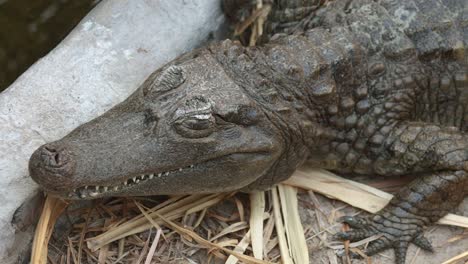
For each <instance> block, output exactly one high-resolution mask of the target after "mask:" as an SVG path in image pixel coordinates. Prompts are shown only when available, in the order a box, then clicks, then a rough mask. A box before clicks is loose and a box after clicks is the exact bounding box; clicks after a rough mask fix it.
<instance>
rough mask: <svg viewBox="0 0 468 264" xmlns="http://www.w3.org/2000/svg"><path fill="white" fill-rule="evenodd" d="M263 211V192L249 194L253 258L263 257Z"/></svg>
mask: <svg viewBox="0 0 468 264" xmlns="http://www.w3.org/2000/svg"><path fill="white" fill-rule="evenodd" d="M264 212H265V193H264V192H253V193H251V194H250V222H249V224H250V231H251V241H252V252H253V255H254V257H255V258H257V259H263V214H264Z"/></svg>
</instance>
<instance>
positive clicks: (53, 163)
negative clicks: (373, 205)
mask: <svg viewBox="0 0 468 264" xmlns="http://www.w3.org/2000/svg"><path fill="white" fill-rule="evenodd" d="M41 157H42V160H43V161H44V163H45V165H47V166H50V167H55V168H58V167H62V166H64V165H66V164H67V163H68V162H69V160H70V155H69V153H68V151H67V150H66V149H63V148H62V149H59V148H56V147H52V146H44V147H43V148H42V151H41Z"/></svg>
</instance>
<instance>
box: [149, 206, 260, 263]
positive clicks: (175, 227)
mask: <svg viewBox="0 0 468 264" xmlns="http://www.w3.org/2000/svg"><path fill="white" fill-rule="evenodd" d="M157 216H158V217H159V218H160V219H162V220H163V222H164V223H165V224H166V225H168V226H169V227H170V228H171V229H173V230H174V231H176V232H177V233H178V234H179V235H182V236H189V237H191V238H192V239H193V240H195V241H196V242H197V243H199V244H200V245H201V246H203V247H205V248H208V249H213V248H215V249H219V250H222V251H224V252H226V253H228V254H231V255H234V256H235V257H236V258H238V259H239V260H241V261H244V262H247V263H254V264H268V263H269V262H266V261H263V260H259V259H256V258H253V257H250V256H246V255H243V254H240V253H237V252H235V251H234V250H230V249H227V248H224V247H220V246H218V245H217V244H215V243H212V242H210V241H208V240H206V239H204V238H202V237H201V236H199V235H198V234H197V233H195V232H193V231H191V230H188V229H186V228H183V227H180V226H179V225H177V224H175V223H174V222H172V221H171V220H169V219H167V218H165V217H164V216H162V215H159V214H157Z"/></svg>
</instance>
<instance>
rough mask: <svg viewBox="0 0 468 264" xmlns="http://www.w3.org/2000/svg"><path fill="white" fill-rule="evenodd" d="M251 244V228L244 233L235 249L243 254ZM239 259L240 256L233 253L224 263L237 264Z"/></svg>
mask: <svg viewBox="0 0 468 264" xmlns="http://www.w3.org/2000/svg"><path fill="white" fill-rule="evenodd" d="M249 244H250V230H249V231H248V232H247V233H246V234H245V235H244V237H243V238H242V239H241V241H240V242H239V244H237V246H236V247H235V248H234V251H235V252H237V253H239V254H242V253H244V252H245V250H246V249H247V247H248V246H249ZM237 261H239V259H238V258H236V257H235V256H233V255H229V257H228V259H227V260H226V262H225V263H224V264H236V263H237Z"/></svg>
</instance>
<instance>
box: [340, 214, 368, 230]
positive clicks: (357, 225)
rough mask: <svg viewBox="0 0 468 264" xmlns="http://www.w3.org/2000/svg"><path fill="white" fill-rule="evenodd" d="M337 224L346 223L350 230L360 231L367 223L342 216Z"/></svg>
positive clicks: (355, 218) (356, 218) (359, 219)
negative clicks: (356, 229)
mask: <svg viewBox="0 0 468 264" xmlns="http://www.w3.org/2000/svg"><path fill="white" fill-rule="evenodd" d="M338 222H342V223H346V224H348V225H349V226H350V227H352V228H358V229H362V228H364V227H365V226H366V225H367V221H366V220H364V219H362V218H360V217H354V216H342V217H340V218H339V219H338Z"/></svg>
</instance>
